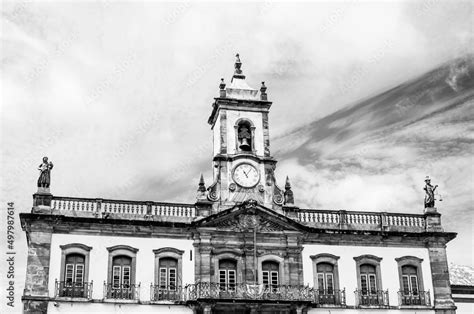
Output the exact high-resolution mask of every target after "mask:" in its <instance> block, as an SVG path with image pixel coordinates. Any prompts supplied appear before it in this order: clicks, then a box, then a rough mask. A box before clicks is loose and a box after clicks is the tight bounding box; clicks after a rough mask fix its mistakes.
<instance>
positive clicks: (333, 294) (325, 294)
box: [315, 289, 346, 306]
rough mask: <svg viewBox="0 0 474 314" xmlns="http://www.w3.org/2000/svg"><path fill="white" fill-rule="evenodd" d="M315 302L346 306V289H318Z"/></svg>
mask: <svg viewBox="0 0 474 314" xmlns="http://www.w3.org/2000/svg"><path fill="white" fill-rule="evenodd" d="M315 303H316V304H319V305H332V306H345V305H346V291H345V290H344V289H343V290H329V291H328V290H316V292H315Z"/></svg>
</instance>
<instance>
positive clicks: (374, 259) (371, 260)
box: [354, 254, 383, 295]
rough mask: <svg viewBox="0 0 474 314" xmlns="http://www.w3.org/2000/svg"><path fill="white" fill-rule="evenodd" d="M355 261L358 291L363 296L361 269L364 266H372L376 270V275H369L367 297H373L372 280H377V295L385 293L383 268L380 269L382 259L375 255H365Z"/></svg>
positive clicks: (357, 257)
mask: <svg viewBox="0 0 474 314" xmlns="http://www.w3.org/2000/svg"><path fill="white" fill-rule="evenodd" d="M354 261H355V262H356V272H357V286H358V290H359V291H360V293H361V294H362V293H363V291H362V279H361V278H362V274H361V271H360V267H361V266H362V265H364V264H368V265H372V266H374V268H375V274H373V277H372V274H368V276H367V293H368V294H367V295H372V294H369V292H371V289H370V288H371V283H370V278H371V277H372V278H374V279H375V293H377V291H383V284H382V273H381V268H380V262H381V261H382V258H381V257H378V256H375V255H370V254H365V255H360V256H356V257H354Z"/></svg>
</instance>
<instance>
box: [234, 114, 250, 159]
mask: <svg viewBox="0 0 474 314" xmlns="http://www.w3.org/2000/svg"><path fill="white" fill-rule="evenodd" d="M254 131H255V127H254V126H253V125H252V124H251V122H250V121H248V120H244V119H241V120H238V121H237V123H236V125H235V137H236V146H237V147H236V150H237V151H240V152H252V151H254V150H255V147H254V146H255V145H254V138H255V136H254Z"/></svg>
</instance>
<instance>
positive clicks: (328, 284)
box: [316, 263, 334, 294]
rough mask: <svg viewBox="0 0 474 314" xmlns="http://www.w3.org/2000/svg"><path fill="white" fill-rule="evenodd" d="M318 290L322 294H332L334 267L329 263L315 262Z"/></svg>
mask: <svg viewBox="0 0 474 314" xmlns="http://www.w3.org/2000/svg"><path fill="white" fill-rule="evenodd" d="M316 267H317V271H318V272H317V277H318V290H319V291H320V292H323V293H324V294H334V274H333V272H334V267H333V265H331V264H329V263H319V264H317V266H316Z"/></svg>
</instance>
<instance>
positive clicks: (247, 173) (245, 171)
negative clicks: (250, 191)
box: [233, 163, 260, 188]
mask: <svg viewBox="0 0 474 314" xmlns="http://www.w3.org/2000/svg"><path fill="white" fill-rule="evenodd" d="M233 178H234V181H235V183H237V184H238V185H240V186H241V187H244V188H251V187H254V186H255V185H256V184H257V183H258V182H259V181H260V174H259V173H258V170H257V168H255V167H254V166H252V165H251V164H248V163H242V164H240V165H238V166H237V167H235V168H234V173H233Z"/></svg>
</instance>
